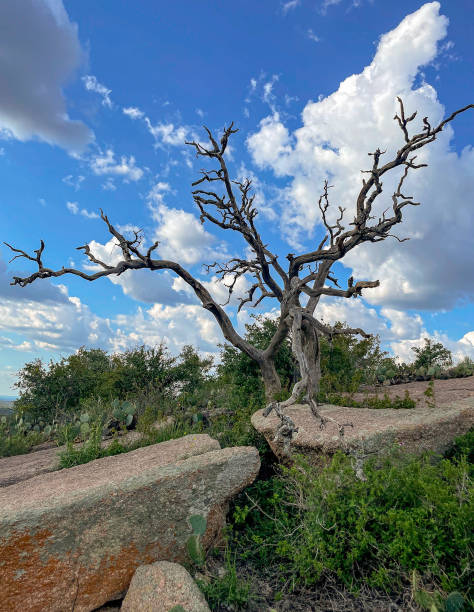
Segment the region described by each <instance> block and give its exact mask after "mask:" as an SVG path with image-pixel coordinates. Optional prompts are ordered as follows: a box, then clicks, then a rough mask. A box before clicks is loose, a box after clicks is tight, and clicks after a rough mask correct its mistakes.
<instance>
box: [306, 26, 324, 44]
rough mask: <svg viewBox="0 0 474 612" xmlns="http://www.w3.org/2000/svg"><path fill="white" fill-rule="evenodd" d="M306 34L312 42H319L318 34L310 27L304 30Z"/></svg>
mask: <svg viewBox="0 0 474 612" xmlns="http://www.w3.org/2000/svg"><path fill="white" fill-rule="evenodd" d="M306 35H307V37H308V38H309V39H310V40H312V41H314V42H321V39H320V38H319V36H317V35H316V34H315V33H314V32H313V30H312V29H311V28H309V29H308V31H307V32H306Z"/></svg>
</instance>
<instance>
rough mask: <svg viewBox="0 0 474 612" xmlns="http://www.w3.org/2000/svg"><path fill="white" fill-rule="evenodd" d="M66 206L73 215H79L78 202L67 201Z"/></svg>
mask: <svg viewBox="0 0 474 612" xmlns="http://www.w3.org/2000/svg"><path fill="white" fill-rule="evenodd" d="M66 208H67V209H68V211H69V212H70V213H72V214H73V215H77V213H78V212H79V206H78V205H77V202H66Z"/></svg>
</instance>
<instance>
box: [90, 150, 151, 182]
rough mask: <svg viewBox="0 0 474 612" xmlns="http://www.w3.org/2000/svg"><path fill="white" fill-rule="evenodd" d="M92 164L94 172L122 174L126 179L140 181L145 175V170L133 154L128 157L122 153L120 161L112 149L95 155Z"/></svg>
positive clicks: (98, 173) (99, 173)
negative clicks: (137, 162) (137, 163)
mask: <svg viewBox="0 0 474 612" xmlns="http://www.w3.org/2000/svg"><path fill="white" fill-rule="evenodd" d="M90 165H91V169H92V171H93V172H94V174H97V175H107V174H111V175H116V176H121V177H122V178H123V179H124V181H139V180H140V179H141V178H142V176H143V170H142V169H141V168H139V167H138V166H137V165H136V162H135V158H134V157H133V155H130V157H128V158H127V157H126V156H125V155H122V157H121V158H120V161H119V160H116V159H115V153H114V152H113V151H112V149H107V151H106V152H105V154H100V155H96V156H95V157H93V158H92V159H91V162H90Z"/></svg>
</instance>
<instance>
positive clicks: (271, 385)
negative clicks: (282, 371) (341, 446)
mask: <svg viewBox="0 0 474 612" xmlns="http://www.w3.org/2000/svg"><path fill="white" fill-rule="evenodd" d="M259 365H260V371H261V372H262V378H263V384H264V385H265V399H266V400H267V403H271V402H274V401H275V398H276V396H277V395H278V394H279V393H280V391H281V381H280V377H279V376H278V373H277V371H276V368H275V363H274V361H273V359H264V360H262V361H260V364H259Z"/></svg>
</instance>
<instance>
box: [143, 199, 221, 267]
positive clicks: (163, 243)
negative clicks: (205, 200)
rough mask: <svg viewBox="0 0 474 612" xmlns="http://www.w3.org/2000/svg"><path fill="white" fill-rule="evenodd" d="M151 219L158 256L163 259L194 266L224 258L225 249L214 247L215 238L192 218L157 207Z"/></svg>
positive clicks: (175, 209)
mask: <svg viewBox="0 0 474 612" xmlns="http://www.w3.org/2000/svg"><path fill="white" fill-rule="evenodd" d="M154 216H155V219H156V221H157V222H158V226H157V228H156V230H155V232H154V239H155V240H158V241H159V242H160V246H159V247H158V252H159V254H160V256H161V257H163V258H164V259H172V260H174V261H179V262H180V263H183V264H187V265H194V264H196V263H201V262H210V263H213V262H214V261H215V260H216V259H219V258H221V257H222V258H226V257H227V253H226V250H225V246H224V245H219V244H217V245H216V238H215V237H214V236H213V235H212V234H210V233H209V232H207V231H206V230H205V229H204V227H203V226H202V224H201V223H200V222H199V221H198V219H196V217H195V216H194V215H193V214H191V213H188V212H186V211H184V210H180V209H177V208H168V207H167V206H165V205H164V204H159V205H158V207H157V208H156V209H155V215H154Z"/></svg>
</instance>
